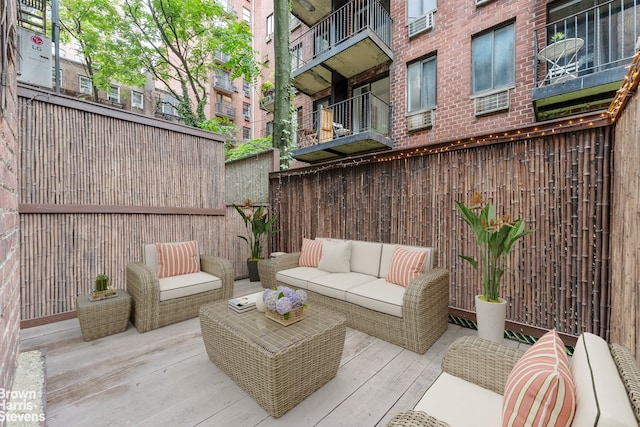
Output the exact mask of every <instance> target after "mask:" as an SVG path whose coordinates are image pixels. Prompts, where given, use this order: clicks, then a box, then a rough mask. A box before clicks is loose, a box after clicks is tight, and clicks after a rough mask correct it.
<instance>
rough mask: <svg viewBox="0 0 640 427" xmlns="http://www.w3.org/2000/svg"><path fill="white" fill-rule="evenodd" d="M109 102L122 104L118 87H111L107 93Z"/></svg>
mask: <svg viewBox="0 0 640 427" xmlns="http://www.w3.org/2000/svg"><path fill="white" fill-rule="evenodd" d="M107 100H108V101H111V102H120V88H119V87H118V86H109V90H108V91H107Z"/></svg>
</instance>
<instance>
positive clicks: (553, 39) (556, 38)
mask: <svg viewBox="0 0 640 427" xmlns="http://www.w3.org/2000/svg"><path fill="white" fill-rule="evenodd" d="M560 40H564V33H561V32H560V31H558V32H557V33H555V34H554V35H552V36H551V43H555V42H559V41H560Z"/></svg>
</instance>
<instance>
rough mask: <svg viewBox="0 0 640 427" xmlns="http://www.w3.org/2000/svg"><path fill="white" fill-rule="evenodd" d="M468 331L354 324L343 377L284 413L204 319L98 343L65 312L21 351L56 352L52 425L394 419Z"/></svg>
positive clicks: (31, 335)
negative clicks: (220, 349)
mask: <svg viewBox="0 0 640 427" xmlns="http://www.w3.org/2000/svg"><path fill="white" fill-rule="evenodd" d="M259 290H262V285H261V284H260V282H249V280H247V279H243V280H239V281H236V282H235V286H234V295H236V296H237V295H245V294H248V293H252V292H256V291H259ZM466 335H472V336H474V335H476V331H474V330H473V329H469V328H462V327H460V326H456V325H453V324H449V326H448V329H447V331H446V332H445V333H444V335H443V336H442V337H441V338H440V339H439V340H438V341H436V343H435V344H434V345H433V346H431V348H429V350H428V351H427V352H426V353H425V354H417V353H415V352H413V351H409V350H406V349H403V348H402V347H400V346H397V345H394V344H390V343H388V342H386V341H383V340H381V339H378V338H375V337H372V336H369V335H367V334H365V333H363V332H359V331H357V330H354V329H350V328H347V333H346V339H345V344H344V352H343V353H342V357H341V359H340V366H339V369H338V374H337V376H336V377H335V378H334V379H332V380H331V381H329V382H328V383H327V384H326V385H324V386H323V387H321V388H320V389H319V390H317V391H316V392H315V393H313V394H311V395H310V396H309V397H307V398H306V399H305V400H303V401H302V402H301V403H299V404H298V405H296V406H295V407H293V408H292V409H291V410H289V411H288V412H287V413H285V414H284V415H283V416H281V417H279V418H277V419H276V418H273V417H271V416H270V415H269V414H268V413H267V412H266V411H265V410H264V409H263V408H262V407H261V406H260V405H259V404H258V403H256V402H255V401H254V400H253V399H252V398H251V397H250V396H249V395H248V394H247V393H245V392H244V391H243V390H242V389H241V388H240V387H239V386H238V385H236V383H235V382H234V381H232V380H231V379H230V378H229V377H228V376H227V375H225V374H224V373H223V372H222V371H221V370H220V369H219V368H218V367H216V365H214V364H213V363H211V361H210V360H209V358H208V357H207V353H206V351H205V346H204V343H203V339H202V334H201V331H200V325H199V322H198V319H197V318H193V319H189V320H185V321H182V322H179V323H174V324H172V325H168V326H164V327H162V328H159V329H155V330H152V331H149V332H146V333H144V334H139V333H138V332H137V331H136V329H135V328H134V327H133V325H131V324H129V326H128V328H127V330H126V331H125V332H122V333H119V334H115V335H110V336H107V337H103V338H99V339H96V340H93V341H90V342H85V341H84V340H83V339H82V334H81V331H80V325H79V323H78V319H71V320H65V321H62V322H56V323H52V324H48V325H43V326H39V327H34V328H29V329H25V330H23V331H22V333H21V342H20V347H21V348H20V350H21V351H30V350H40V351H42V352H44V354H45V355H46V376H47V378H46V395H47V402H46V414H47V420H46V425H47V426H49V427H54V426H64V427H69V426H86V425H87V424H86V422H87V420H89V419H90V420H91V425H95V426H99V425H125V424H126V425H140V426H178V425H179V426H195V425H199V426H269V425H277V426H302V425H317V426H327V427H334V426H385V425H386V424H387V423H388V422H389V421H390V420H391V418H392V417H393V416H394V415H396V414H397V413H399V412H400V411H403V410H407V409H410V408H412V407H413V406H414V405H415V403H416V402H417V401H418V400H419V399H420V397H421V396H422V394H423V393H424V392H425V390H426V389H427V388H428V387H429V386H430V384H431V383H432V382H433V381H434V380H435V379H436V378H437V376H438V375H439V374H440V371H441V368H440V362H441V359H442V356H443V354H444V352H445V350H446V349H447V347H448V346H449V344H450V343H451V342H453V341H454V340H455V339H456V338H458V337H461V336H466ZM505 343H506V344H508V345H510V346H513V347H517V348H527V347H528V346H527V345H525V344H519V343H518V342H516V341H510V340H505ZM301 380H304V379H301ZM382 389H384V390H385V392H384V393H380V390H382Z"/></svg>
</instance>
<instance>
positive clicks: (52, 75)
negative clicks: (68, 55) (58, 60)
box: [51, 67, 62, 87]
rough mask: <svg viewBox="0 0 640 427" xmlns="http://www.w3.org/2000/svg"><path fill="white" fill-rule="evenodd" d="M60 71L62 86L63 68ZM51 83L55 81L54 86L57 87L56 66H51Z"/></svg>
mask: <svg viewBox="0 0 640 427" xmlns="http://www.w3.org/2000/svg"><path fill="white" fill-rule="evenodd" d="M59 72H60V87H62V70H59ZM51 83H53V87H56V67H52V68H51Z"/></svg>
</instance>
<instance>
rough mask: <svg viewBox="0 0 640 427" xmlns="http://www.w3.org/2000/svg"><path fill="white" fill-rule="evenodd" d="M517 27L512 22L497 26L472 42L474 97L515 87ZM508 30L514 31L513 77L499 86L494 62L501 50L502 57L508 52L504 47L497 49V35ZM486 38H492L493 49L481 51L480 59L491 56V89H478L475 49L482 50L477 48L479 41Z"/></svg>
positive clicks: (475, 37)
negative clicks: (496, 53)
mask: <svg viewBox="0 0 640 427" xmlns="http://www.w3.org/2000/svg"><path fill="white" fill-rule="evenodd" d="M515 27H516V25H515V22H513V21H511V22H508V23H506V24H504V25H500V26H497V27H495V28H493V29H491V30H489V31H484V32H482V33H479V34H477V35H475V36H474V37H473V38H472V40H471V93H472V94H473V95H481V94H485V93H492V92H495V91H500V90H502V89H506V88H510V87H514V85H515V79H516V75H515V64H516V49H515V46H516V28H515ZM507 28H511V31H512V36H513V37H512V40H511V44H512V46H511V47H512V49H513V50H512V52H511V64H510V65H511V70H510V72H511V76H508V78H510V79H511V80H510V81H506V82H504V83H503V84H498V83H496V74H495V71H496V69H495V67H496V65H495V61H494V58H495V56H494V53H495V52H496V51H497V50H499V51H500V52H501V55H504V52H505V51H506V49H505V48H504V47H500V48H499V49H498V48H497V47H496V41H495V34H496V33H497V32H498V31H501V30H504V29H507ZM485 37H489V38H490V40H489V41H490V43H491V49H490V51H489V52H487V50H486V49H481V50H480V51H479V52H478V57H486V56H487V55H490V56H491V83H490V85H489V87H486V88H485V87H482V88H479V87H477V81H476V63H475V58H476V55H475V54H474V53H475V49H480V48H479V47H477V46H478V45H479V42H478V40H480V39H484V38H485Z"/></svg>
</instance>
